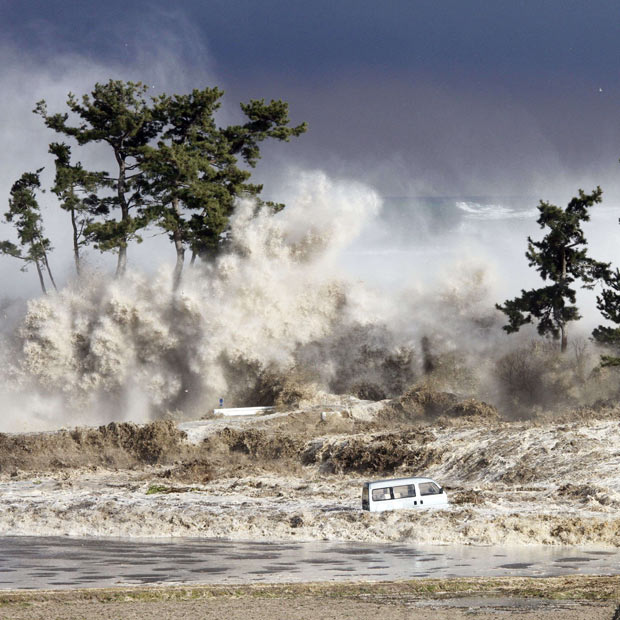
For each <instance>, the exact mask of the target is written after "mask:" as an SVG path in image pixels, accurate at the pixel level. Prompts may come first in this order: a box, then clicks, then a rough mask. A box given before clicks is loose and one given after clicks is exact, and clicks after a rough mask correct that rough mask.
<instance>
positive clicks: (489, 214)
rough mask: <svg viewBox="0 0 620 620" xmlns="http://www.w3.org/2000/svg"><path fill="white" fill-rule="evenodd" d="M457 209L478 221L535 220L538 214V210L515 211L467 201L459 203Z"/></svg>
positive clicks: (500, 205) (496, 205) (509, 208)
mask: <svg viewBox="0 0 620 620" xmlns="http://www.w3.org/2000/svg"><path fill="white" fill-rule="evenodd" d="M456 207H457V209H460V210H461V211H463V212H464V213H465V214H466V217H468V218H471V219H476V220H509V219H520V220H521V219H535V218H536V215H537V213H538V212H537V210H536V209H514V208H511V207H508V206H506V205H502V204H481V203H478V202H466V201H458V202H457V203H456Z"/></svg>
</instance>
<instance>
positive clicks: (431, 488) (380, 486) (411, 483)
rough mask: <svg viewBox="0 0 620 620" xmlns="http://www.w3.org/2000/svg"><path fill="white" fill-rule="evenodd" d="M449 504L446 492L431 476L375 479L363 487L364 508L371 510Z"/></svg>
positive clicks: (380, 510)
mask: <svg viewBox="0 0 620 620" xmlns="http://www.w3.org/2000/svg"><path fill="white" fill-rule="evenodd" d="M447 505H448V496H447V495H446V492H445V491H444V490H443V489H442V488H441V487H440V486H439V485H438V484H437V483H436V482H435V481H434V480H431V479H430V478H418V477H416V478H392V479H388V480H375V481H373V482H364V486H363V487H362V510H369V511H370V512H383V511H384V510H398V509H401V508H431V507H433V506H447Z"/></svg>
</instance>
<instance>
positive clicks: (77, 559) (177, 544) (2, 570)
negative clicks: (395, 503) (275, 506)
mask: <svg viewBox="0 0 620 620" xmlns="http://www.w3.org/2000/svg"><path fill="white" fill-rule="evenodd" d="M570 574H620V550H602V549H596V548H583V547H579V548H577V547H548V546H547V547H538V546H537V547H519V548H516V547H515V548H510V547H466V546H460V547H457V546H431V545H424V546H410V545H406V546H405V545H370V544H359V543H322V542H312V543H293V544H274V543H257V542H239V541H227V540H207V541H205V540H199V539H181V540H179V539H176V540H175V541H174V542H161V539H160V540H158V541H156V540H152V539H139V540H136V539H132V540H126V539H95V538H92V539H84V538H80V539H77V538H59V537H58V538H48V537H28V536H24V537H2V538H0V589H41V588H52V589H65V588H77V587H109V586H120V585H132V584H135V585H142V584H157V583H162V584H164V583H165V584H192V583H193V584H199V583H201V584H215V583H218V584H240V583H246V584H247V583H259V582H263V583H266V582H276V583H277V582H291V581H296V582H300V581H343V580H363V581H387V580H394V579H411V578H415V577H477V576H480V577H482V576H488V577H498V576H506V575H509V576H536V577H547V576H556V575H570Z"/></svg>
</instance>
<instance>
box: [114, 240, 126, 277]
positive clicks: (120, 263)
mask: <svg viewBox="0 0 620 620" xmlns="http://www.w3.org/2000/svg"><path fill="white" fill-rule="evenodd" d="M126 270H127V246H126V245H125V244H123V245H121V246H120V247H119V248H118V260H117V261H116V274H115V277H117V278H122V277H123V276H124V275H125V271H126Z"/></svg>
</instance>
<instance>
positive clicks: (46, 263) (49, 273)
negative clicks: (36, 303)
mask: <svg viewBox="0 0 620 620" xmlns="http://www.w3.org/2000/svg"><path fill="white" fill-rule="evenodd" d="M43 262H44V263H45V269H46V270H47V275H48V276H49V277H50V281H51V283H52V286H53V287H54V290H55V291H56V292H58V287H57V286H56V282H54V276H53V275H52V270H51V269H50V264H49V262H48V261H47V254H43Z"/></svg>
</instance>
